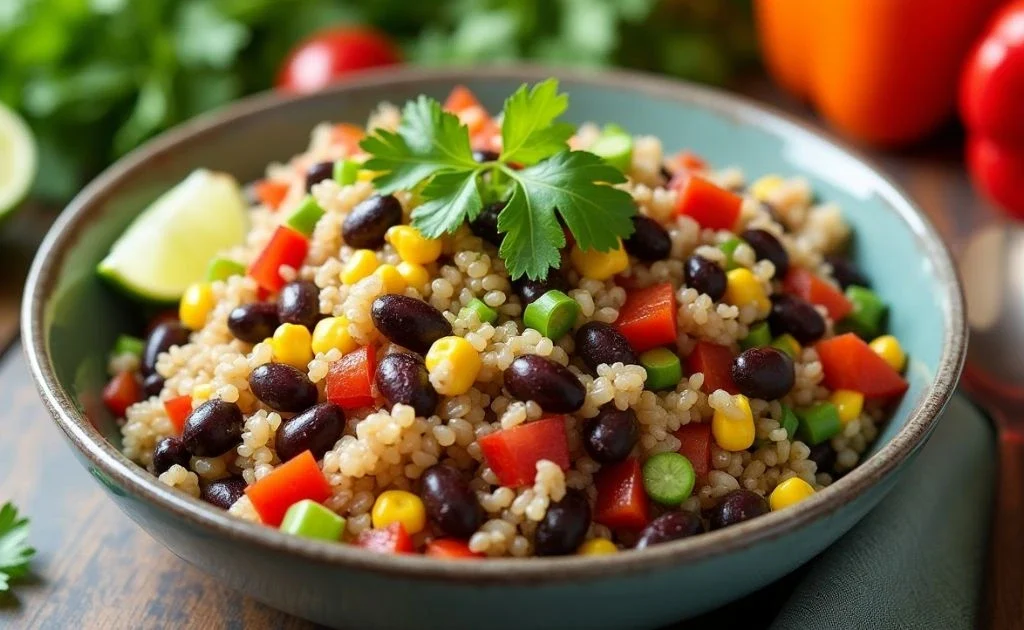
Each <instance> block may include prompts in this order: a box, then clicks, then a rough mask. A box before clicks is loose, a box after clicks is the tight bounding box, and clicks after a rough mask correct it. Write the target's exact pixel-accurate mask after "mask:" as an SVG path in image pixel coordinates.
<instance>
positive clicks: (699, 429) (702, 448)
mask: <svg viewBox="0 0 1024 630" xmlns="http://www.w3.org/2000/svg"><path fill="white" fill-rule="evenodd" d="M673 435H675V436H676V437H677V438H679V441H680V442H681V444H680V445H679V451H677V452H678V453H679V454H680V455H683V456H685V457H686V459H688V460H690V464H692V465H693V472H695V473H696V474H697V478H698V479H705V478H707V475H708V473H709V472H710V471H711V423H710V422H691V423H690V424H684V425H683V426H681V427H679V429H677V430H676V432H675V433H674V434H673Z"/></svg>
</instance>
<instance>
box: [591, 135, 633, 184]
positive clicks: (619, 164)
mask: <svg viewBox="0 0 1024 630" xmlns="http://www.w3.org/2000/svg"><path fill="white" fill-rule="evenodd" d="M590 152H591V153H593V154H594V155H597V156H599V157H602V158H604V161H605V162H607V163H609V164H611V165H612V166H614V167H615V168H617V169H619V170H620V171H622V172H624V173H625V172H627V171H629V169H630V167H631V166H632V165H633V136H631V135H629V133H628V132H627V131H626V130H625V129H623V128H621V127H619V126H617V125H606V126H605V128H604V129H603V130H602V131H601V135H600V136H598V138H597V140H595V141H594V144H592V145H591V146H590Z"/></svg>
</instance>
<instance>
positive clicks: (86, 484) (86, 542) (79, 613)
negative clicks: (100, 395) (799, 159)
mask: <svg viewBox="0 0 1024 630" xmlns="http://www.w3.org/2000/svg"><path fill="white" fill-rule="evenodd" d="M752 91H754V92H755V93H757V94H759V95H761V96H764V95H766V94H767V95H768V97H769V100H776V101H777V102H778V101H779V100H781V98H780V97H779V96H778V95H777V94H775V93H773V92H765V91H764V88H763V84H758V85H756V86H755V87H754V88H752ZM782 104H783V105H784V106H785V107H787V108H789V109H791V110H795V111H798V112H800V113H801V114H803V115H808V114H807V112H805V111H803V110H802V109H801V108H800V107H799V106H798V105H796V104H794V103H792V102H785V101H783V102H782ZM876 157H877V159H878V160H879V162H880V163H881V164H882V166H883V167H884V168H885V169H887V171H888V172H889V173H891V174H892V175H893V176H894V177H895V178H896V179H897V180H899V181H900V183H902V184H903V185H904V186H905V187H906V188H907V189H908V190H909V192H910V193H911V195H912V196H913V197H914V198H915V199H916V200H917V201H918V202H919V203H920V204H921V205H922V206H923V207H924V209H925V210H926V211H927V212H928V214H929V215H930V216H931V217H932V220H933V221H934V222H935V224H936V225H937V226H938V228H939V230H940V231H941V232H942V234H943V236H944V237H945V238H946V239H947V241H948V242H950V243H951V244H952V246H953V248H954V250H957V249H959V248H960V246H961V245H962V244H963V238H964V236H965V235H966V234H968V233H969V232H970V231H971V230H972V229H974V228H975V227H977V226H978V225H980V224H981V223H983V222H986V221H988V220H990V219H991V218H992V217H993V214H992V212H991V211H990V210H989V209H988V208H986V207H984V206H983V205H982V204H981V203H980V202H979V201H978V200H977V198H976V197H975V196H974V194H973V193H972V191H971V189H970V186H969V184H968V182H967V179H966V176H965V174H964V172H963V166H962V163H961V160H960V150H959V141H958V138H957V132H956V130H949V131H948V132H947V133H944V134H941V135H940V137H939V138H938V139H937V140H936V141H934V142H932V143H930V144H929V145H927V146H923V147H921V148H919V149H916V150H914V151H913V152H909V153H903V154H889V155H884V156H882V155H879V156H876ZM51 219H52V215H51V214H50V213H46V212H25V213H22V214H20V215H19V216H16V217H14V218H13V219H12V221H11V223H9V224H7V225H5V226H4V229H3V235H0V349H3V348H5V347H6V348H7V351H6V353H4V354H3V355H2V358H0V409H2V410H3V411H4V419H3V421H2V422H3V426H4V427H5V428H4V430H3V432H2V435H3V438H4V439H2V440H0V503H2V502H3V501H5V500H13V501H14V502H15V503H16V504H17V505H18V506H19V507H20V508H21V509H22V510H23V511H24V513H26V514H27V515H29V516H30V517H31V518H32V544H33V545H34V546H35V547H36V548H37V549H38V555H37V556H36V558H35V560H34V561H33V562H32V572H33V575H32V577H31V579H30V580H29V581H28V582H25V583H18V585H17V587H16V588H15V589H14V590H15V592H16V595H15V596H14V597H7V598H0V627H3V626H7V625H13V626H16V627H19V628H71V627H87V628H106V629H118V628H164V627H182V626H189V627H197V628H198V627H203V628H206V627H209V628H243V627H245V628H249V627H253V628H260V627H274V628H311V627H313V626H312V625H311V624H309V623H307V622H305V621H302V620H299V619H295V618H293V617H290V616H287V615H285V614H283V613H279V612H276V611H274V610H271V609H270V608H268V607H266V606H264V605H262V604H259V603H257V602H255V601H253V600H251V599H249V598H246V597H243V596H241V595H239V594H237V593H234V592H233V591H230V590H229V589H227V588H225V587H223V586H221V585H220V584H218V583H217V582H216V581H215V580H213V579H212V578H209V577H207V576H206V575H205V574H203V573H201V572H199V571H198V570H197V569H194V568H193V567H191V566H190V565H188V564H186V563H185V562H182V561H181V560H179V559H178V558H176V557H174V556H173V555H172V554H171V553H170V552H168V551H167V550H166V549H164V548H163V547H162V546H161V545H159V544H158V543H157V542H155V541H154V540H153V539H151V538H149V536H147V535H146V534H145V532H144V531H143V530H142V529H140V528H139V527H137V526H136V525H135V524H134V523H132V522H131V521H130V520H129V519H128V518H127V517H126V516H125V515H123V514H121V513H120V512H119V511H118V510H117V508H116V507H115V506H114V504H113V503H112V502H110V501H108V500H107V498H106V497H104V496H103V493H102V492H101V491H100V488H99V487H98V486H97V485H96V483H95V482H94V481H93V480H92V479H91V478H90V477H89V475H88V474H87V473H86V472H85V471H84V470H83V469H82V467H81V466H79V464H78V463H77V462H76V461H74V459H73V458H72V455H71V453H70V451H69V447H68V446H67V445H66V444H65V443H64V440H63V439H62V437H61V436H60V435H59V431H58V429H57V428H56V426H55V425H54V424H53V423H52V422H51V420H50V418H49V417H48V415H47V413H46V412H45V410H44V409H43V406H42V403H41V402H40V401H39V399H38V397H37V395H36V391H35V387H34V386H33V384H32V383H31V379H30V378H29V375H28V371H27V367H26V364H25V361H24V358H23V356H22V352H21V348H20V344H18V343H17V342H16V341H15V340H14V336H15V335H16V332H15V331H16V323H17V315H18V303H19V300H20V295H21V284H22V282H23V278H24V272H25V269H26V268H27V261H28V260H29V258H30V256H31V254H32V251H33V250H34V248H35V245H36V244H37V243H38V241H39V240H40V239H41V237H42V234H43V232H44V231H45V228H46V225H48V223H49V221H50V220H51ZM793 579H794V578H790V580H789V582H787V581H786V580H783V581H782V582H781V583H780V584H776V585H774V586H771V587H768V589H765V590H764V591H761V592H760V593H757V594H755V595H752V596H751V597H749V598H747V599H746V600H744V601H742V602H739V603H738V604H734V605H732V606H730V607H727V608H726V609H723V610H720V611H716V612H714V613H711V614H709V615H705V616H704V617H702V618H701V619H699V620H695V621H693V622H690V623H686V624H683V626H682V627H685V628H689V629H693V628H721V627H732V626H735V625H739V623H740V622H741V621H742V623H743V625H744V626H746V627H759V626H764V625H767V623H768V622H769V621H770V620H771V618H772V616H774V614H775V613H776V612H777V611H778V607H779V606H781V605H782V603H783V602H784V596H785V592H786V589H787V587H788V585H789V584H790V583H791V582H792V580H793ZM723 624H724V625H723Z"/></svg>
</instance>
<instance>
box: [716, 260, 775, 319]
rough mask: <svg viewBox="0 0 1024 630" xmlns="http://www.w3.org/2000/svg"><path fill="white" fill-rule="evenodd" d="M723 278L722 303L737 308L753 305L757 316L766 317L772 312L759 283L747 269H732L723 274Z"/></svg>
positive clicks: (770, 304) (766, 296) (769, 301)
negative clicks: (724, 280)
mask: <svg viewBox="0 0 1024 630" xmlns="http://www.w3.org/2000/svg"><path fill="white" fill-rule="evenodd" d="M725 278H726V284H725V295H724V296H723V297H722V301H723V302H725V303H727V304H732V305H733V306H739V307H744V306H746V305H748V304H754V305H756V306H757V312H758V314H759V315H767V314H768V312H769V311H771V310H772V302H771V300H769V299H768V294H767V293H765V291H764V287H763V286H761V281H760V280H758V279H757V276H755V275H754V274H753V273H752V272H751V271H750V270H749V269H747V268H746V267H740V268H739V269H733V270H732V271H729V272H727V273H726V274H725Z"/></svg>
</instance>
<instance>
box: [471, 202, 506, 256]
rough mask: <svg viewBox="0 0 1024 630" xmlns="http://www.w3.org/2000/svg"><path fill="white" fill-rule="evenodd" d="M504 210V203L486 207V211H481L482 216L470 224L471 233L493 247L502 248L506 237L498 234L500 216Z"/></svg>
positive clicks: (495, 203) (478, 216) (479, 215)
mask: <svg viewBox="0 0 1024 630" xmlns="http://www.w3.org/2000/svg"><path fill="white" fill-rule="evenodd" d="M504 209H505V202H504V201H496V202H494V203H492V204H488V205H486V206H484V209H483V210H481V211H480V214H478V215H477V217H476V218H475V219H473V220H472V221H471V222H470V224H469V229H470V231H471V232H473V234H475V235H476V236H479V237H480V238H482V239H484V240H485V241H487V242H488V243H490V244H491V245H494V246H495V247H501V241H502V238H504V237H503V236H502V234H501V232H498V215H499V214H501V211H502V210H504Z"/></svg>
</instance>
